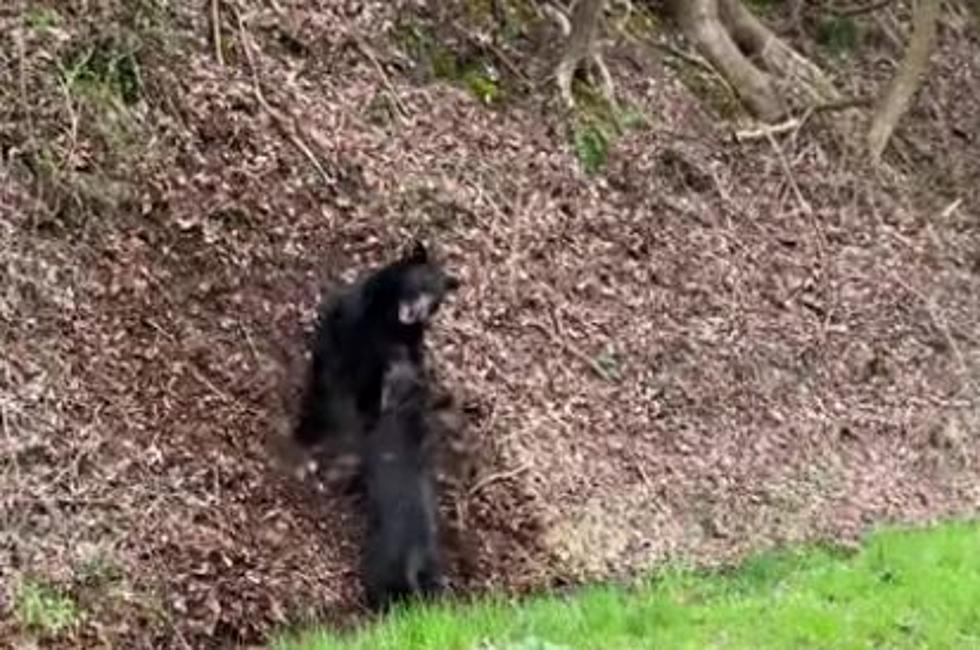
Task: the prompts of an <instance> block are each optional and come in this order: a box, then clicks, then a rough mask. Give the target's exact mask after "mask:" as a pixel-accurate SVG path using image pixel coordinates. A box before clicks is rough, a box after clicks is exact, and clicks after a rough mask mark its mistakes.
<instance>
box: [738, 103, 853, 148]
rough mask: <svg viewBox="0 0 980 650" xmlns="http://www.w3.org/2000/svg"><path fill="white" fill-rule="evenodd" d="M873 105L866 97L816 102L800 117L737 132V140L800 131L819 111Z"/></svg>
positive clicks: (825, 111)
mask: <svg viewBox="0 0 980 650" xmlns="http://www.w3.org/2000/svg"><path fill="white" fill-rule="evenodd" d="M870 105H871V100H870V99H868V98H866V97H848V98H845V99H842V100H840V101H836V102H826V103H823V104H814V105H813V106H810V107H808V108H807V109H806V110H805V111H803V115H801V116H800V117H791V118H789V119H788V120H786V121H785V122H780V123H778V124H772V125H767V126H763V127H761V128H758V129H746V130H743V131H736V132H735V134H734V135H735V140H736V142H746V141H749V140H757V139H759V138H765V137H767V136H768V135H781V134H783V133H788V132H790V131H792V132H793V133H794V134H795V133H796V132H798V131H799V130H800V129H802V128H803V126H804V125H805V124H806V123H807V121H808V120H809V119H810V118H811V117H813V116H814V115H816V114H818V113H827V112H831V111H846V110H848V109H851V108H862V107H867V106H870Z"/></svg>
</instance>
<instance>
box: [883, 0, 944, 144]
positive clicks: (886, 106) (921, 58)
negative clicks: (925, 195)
mask: <svg viewBox="0 0 980 650" xmlns="http://www.w3.org/2000/svg"><path fill="white" fill-rule="evenodd" d="M940 4H941V3H940V0H920V1H919V2H918V3H917V5H916V7H915V13H914V14H913V15H912V36H911V38H910V39H909V45H908V49H907V50H906V52H905V58H904V59H902V63H901V65H900V66H899V69H898V72H896V73H895V77H894V78H893V79H892V82H891V85H890V87H889V88H888V92H887V93H885V96H884V97H883V98H882V100H881V103H880V104H879V106H878V109H877V111H875V114H874V116H873V117H872V119H871V128H870V129H868V153H869V154H870V156H871V160H872V161H874V162H877V161H878V160H880V159H881V154H882V153H884V151H885V147H887V146H888V140H889V139H890V138H891V136H892V133H893V132H894V131H895V127H896V126H897V125H898V121H899V120H900V119H901V117H902V115H904V114H905V112H906V111H907V110H908V108H909V105H910V104H911V102H912V97H913V95H915V93H916V91H917V90H918V89H919V85H920V83H921V77H922V73H923V72H924V71H925V69H926V67H927V66H928V64H929V54H930V53H931V52H932V49H933V45H934V43H935V40H936V23H937V22H938V18H939V10H940Z"/></svg>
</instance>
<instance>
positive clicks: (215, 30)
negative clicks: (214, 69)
mask: <svg viewBox="0 0 980 650" xmlns="http://www.w3.org/2000/svg"><path fill="white" fill-rule="evenodd" d="M220 4H221V0H211V39H212V41H213V42H214V58H215V59H217V61H218V65H220V66H221V67H222V68H223V67H225V55H224V54H223V53H222V52H221V7H220ZM243 45H244V44H243Z"/></svg>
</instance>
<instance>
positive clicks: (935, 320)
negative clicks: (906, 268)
mask: <svg viewBox="0 0 980 650" xmlns="http://www.w3.org/2000/svg"><path fill="white" fill-rule="evenodd" d="M892 279H894V280H895V282H896V283H897V284H898V285H899V286H900V287H902V288H903V289H905V290H906V291H908V292H909V293H910V294H912V295H913V296H915V297H916V298H918V299H919V300H920V301H921V302H922V306H923V307H925V310H926V313H927V314H929V318H930V320H932V324H933V325H934V326H935V327H936V329H937V330H939V333H940V334H941V335H942V336H943V338H944V339H946V344H947V345H949V349H950V350H951V351H952V353H953V357H954V358H955V359H956V365H958V366H959V368H960V372H961V373H963V381H964V383H970V370H969V368H968V367H967V365H966V360H965V358H964V357H963V352H962V351H961V350H960V346H959V345H957V343H956V339H954V338H953V333H952V332H950V330H949V324H948V323H947V322H946V319H944V318H941V317H940V316H939V314H937V313H936V310H935V307H934V306H933V303H932V301H931V300H930V299H929V298H928V297H927V296H926V295H924V294H923V293H922V292H921V291H919V290H918V289H916V288H915V287H913V286H912V285H910V284H908V283H907V282H905V280H903V279H902V278H901V277H900V276H899V275H898V274H897V273H895V272H892Z"/></svg>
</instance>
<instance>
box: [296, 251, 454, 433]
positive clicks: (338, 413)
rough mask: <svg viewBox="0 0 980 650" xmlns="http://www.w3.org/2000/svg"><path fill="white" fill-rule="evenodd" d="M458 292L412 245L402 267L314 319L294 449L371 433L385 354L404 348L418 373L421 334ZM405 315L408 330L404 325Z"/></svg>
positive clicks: (367, 281) (345, 293) (378, 274)
mask: <svg viewBox="0 0 980 650" xmlns="http://www.w3.org/2000/svg"><path fill="white" fill-rule="evenodd" d="M457 286H458V281H457V280H456V279H455V278H453V277H451V276H449V275H447V274H446V273H445V272H444V271H443V270H442V268H441V267H440V266H439V265H437V264H435V263H433V262H431V261H430V260H429V257H428V253H427V251H426V250H425V247H424V246H422V245H421V244H416V246H415V248H414V249H413V250H412V251H411V252H410V253H408V254H406V255H404V256H403V257H402V258H401V259H399V260H397V261H395V262H393V263H391V264H388V265H387V266H385V267H383V268H381V269H379V270H377V271H375V272H374V273H371V274H370V275H368V276H366V277H364V278H362V279H360V280H358V281H357V282H355V283H353V284H352V285H350V286H348V287H345V288H344V289H342V290H341V291H340V292H338V293H337V294H335V295H334V296H333V297H331V298H330V300H328V301H327V302H326V303H325V304H324V305H323V307H322V308H321V309H320V313H319V316H318V319H317V325H316V332H315V334H314V340H313V361H312V364H311V367H310V374H309V377H308V380H307V381H308V383H307V390H306V394H305V396H304V399H303V403H302V404H301V411H300V418H299V422H298V424H297V427H296V430H295V437H296V439H297V441H298V442H299V443H301V444H302V445H304V446H307V447H308V446H312V445H314V444H316V443H317V442H319V441H320V440H321V439H323V438H324V437H327V436H330V435H331V434H333V433H335V432H360V431H362V430H364V429H365V428H368V427H370V426H372V425H373V422H374V421H375V419H376V418H377V416H378V410H379V402H380V398H381V381H382V374H383V372H384V369H385V367H386V365H387V362H388V360H389V359H390V357H391V353H392V350H393V349H394V347H395V346H400V347H404V348H405V349H406V350H407V351H408V354H409V358H410V360H411V361H412V363H414V364H415V365H417V366H418V367H422V364H423V345H424V342H423V339H424V335H425V330H426V328H427V327H428V324H429V321H430V319H431V318H432V316H434V315H435V313H436V312H437V311H438V309H439V306H440V305H441V303H442V301H443V299H444V298H445V296H446V294H447V293H448V292H450V291H453V290H454V289H455V288H456V287H457ZM406 306H408V307H414V309H407V308H406ZM406 315H407V316H410V317H411V320H410V322H404V321H403V317H404V316H406Z"/></svg>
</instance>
